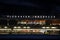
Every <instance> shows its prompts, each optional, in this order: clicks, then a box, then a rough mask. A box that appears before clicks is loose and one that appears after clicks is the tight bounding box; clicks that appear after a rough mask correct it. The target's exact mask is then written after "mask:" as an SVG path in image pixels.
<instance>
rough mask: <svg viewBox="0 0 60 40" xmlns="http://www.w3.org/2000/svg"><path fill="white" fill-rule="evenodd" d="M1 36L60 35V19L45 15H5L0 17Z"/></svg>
mask: <svg viewBox="0 0 60 40" xmlns="http://www.w3.org/2000/svg"><path fill="white" fill-rule="evenodd" d="M0 34H49V35H59V34H60V19H56V17H55V16H46V15H45V16H43V15H40V16H39V15H33V16H29V15H28V16H27V15H25V16H24V15H23V16H22V15H20V16H19V15H18V16H17V15H4V16H1V17H0Z"/></svg>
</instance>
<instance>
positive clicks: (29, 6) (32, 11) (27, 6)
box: [0, 0, 60, 15]
mask: <svg viewBox="0 0 60 40" xmlns="http://www.w3.org/2000/svg"><path fill="white" fill-rule="evenodd" d="M58 3H59V1H57V4H58ZM0 5H1V6H0V13H1V14H9V15H14V14H15V15H56V13H57V15H59V13H60V6H59V4H58V5H56V3H53V1H43V0H42V1H38V0H36V1H33V0H26V1H24V0H6V1H5V0H0Z"/></svg>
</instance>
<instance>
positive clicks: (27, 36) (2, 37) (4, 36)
mask: <svg viewBox="0 0 60 40" xmlns="http://www.w3.org/2000/svg"><path fill="white" fill-rule="evenodd" d="M4 38H5V39H20V38H22V39H60V35H38V34H37V35H36V34H31V35H28V34H26V35H24V34H23V35H20V34H6V35H0V39H4Z"/></svg>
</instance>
